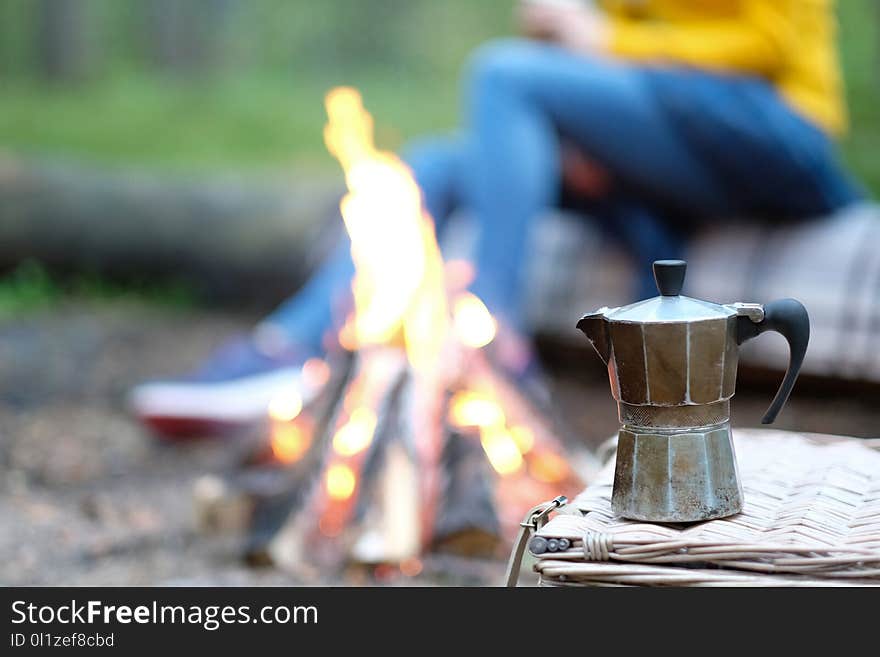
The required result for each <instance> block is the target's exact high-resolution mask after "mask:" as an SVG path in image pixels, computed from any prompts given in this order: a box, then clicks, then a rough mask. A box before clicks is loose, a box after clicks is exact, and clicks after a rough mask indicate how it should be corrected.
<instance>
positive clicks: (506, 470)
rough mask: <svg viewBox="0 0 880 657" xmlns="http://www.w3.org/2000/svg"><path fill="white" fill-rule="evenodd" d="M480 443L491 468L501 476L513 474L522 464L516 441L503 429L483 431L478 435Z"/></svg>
mask: <svg viewBox="0 0 880 657" xmlns="http://www.w3.org/2000/svg"><path fill="white" fill-rule="evenodd" d="M480 442H481V443H482V445H483V449H484V450H485V452H486V456H487V457H488V459H489V463H491V464H492V467H493V468H495V470H496V471H497V472H498V474H501V475H508V474H513V473H514V472H516V471H518V470H519V469H520V468H521V467H522V464H523V458H522V454H521V453H520V451H519V448H518V447H517V446H516V441H514V439H513V438H512V437H511V435H510V433H509V432H508V431H507V430H505V429H499V428H494V429H484V430H483V431H481V433H480Z"/></svg>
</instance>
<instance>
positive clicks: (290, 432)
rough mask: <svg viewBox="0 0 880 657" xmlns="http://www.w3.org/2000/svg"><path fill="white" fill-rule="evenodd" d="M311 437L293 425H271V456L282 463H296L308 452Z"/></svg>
mask: <svg viewBox="0 0 880 657" xmlns="http://www.w3.org/2000/svg"><path fill="white" fill-rule="evenodd" d="M310 445H311V437H310V436H309V433H308V432H307V431H304V430H303V429H302V428H301V427H299V426H297V425H296V424H294V423H282V422H273V423H272V438H271V446H272V454H273V455H274V456H275V458H277V459H278V460H279V461H281V462H282V463H296V462H297V461H299V460H300V459H301V458H302V457H303V456H305V453H306V452H307V451H308V450H309V446H310Z"/></svg>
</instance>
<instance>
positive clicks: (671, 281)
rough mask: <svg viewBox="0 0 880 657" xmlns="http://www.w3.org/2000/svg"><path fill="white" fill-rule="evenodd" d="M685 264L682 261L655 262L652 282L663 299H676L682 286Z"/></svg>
mask: <svg viewBox="0 0 880 657" xmlns="http://www.w3.org/2000/svg"><path fill="white" fill-rule="evenodd" d="M685 271H687V263H686V262H685V261H684V260H655V261H654V280H655V281H657V289H658V290H660V294H662V295H663V296H664V297H677V296H678V295H679V294H681V288H682V286H683V285H684V273H685Z"/></svg>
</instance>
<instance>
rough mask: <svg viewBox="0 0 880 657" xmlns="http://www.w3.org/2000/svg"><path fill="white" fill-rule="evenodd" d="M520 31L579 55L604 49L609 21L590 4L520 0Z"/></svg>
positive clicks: (518, 16) (518, 10)
mask: <svg viewBox="0 0 880 657" xmlns="http://www.w3.org/2000/svg"><path fill="white" fill-rule="evenodd" d="M516 13H517V19H518V21H519V24H520V28H521V29H522V31H523V33H524V34H526V35H527V36H530V37H533V38H537V39H545V40H549V41H553V42H555V43H558V44H559V45H561V46H564V47H566V48H568V49H570V50H573V51H575V52H581V53H596V52H601V51H602V50H604V49H605V46H606V43H607V40H608V19H607V18H606V17H605V14H603V13H602V12H601V11H599V10H598V9H596V7H595V6H594V5H593V4H592V3H591V2H584V1H583V0H520V3H519V5H518V6H517V12H516Z"/></svg>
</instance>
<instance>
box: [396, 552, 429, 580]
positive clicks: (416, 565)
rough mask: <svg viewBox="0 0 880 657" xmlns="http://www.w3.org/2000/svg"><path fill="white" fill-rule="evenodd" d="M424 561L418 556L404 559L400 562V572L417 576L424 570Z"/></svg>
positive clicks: (409, 575)
mask: <svg viewBox="0 0 880 657" xmlns="http://www.w3.org/2000/svg"><path fill="white" fill-rule="evenodd" d="M423 567H424V566H423V565H422V562H421V561H420V560H419V559H417V558H416V557H411V558H409V559H404V560H403V561H401V562H400V572H401V573H402V574H403V575H405V576H407V577H415V576H416V575H418V574H419V573H421V572H422V568H423Z"/></svg>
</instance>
